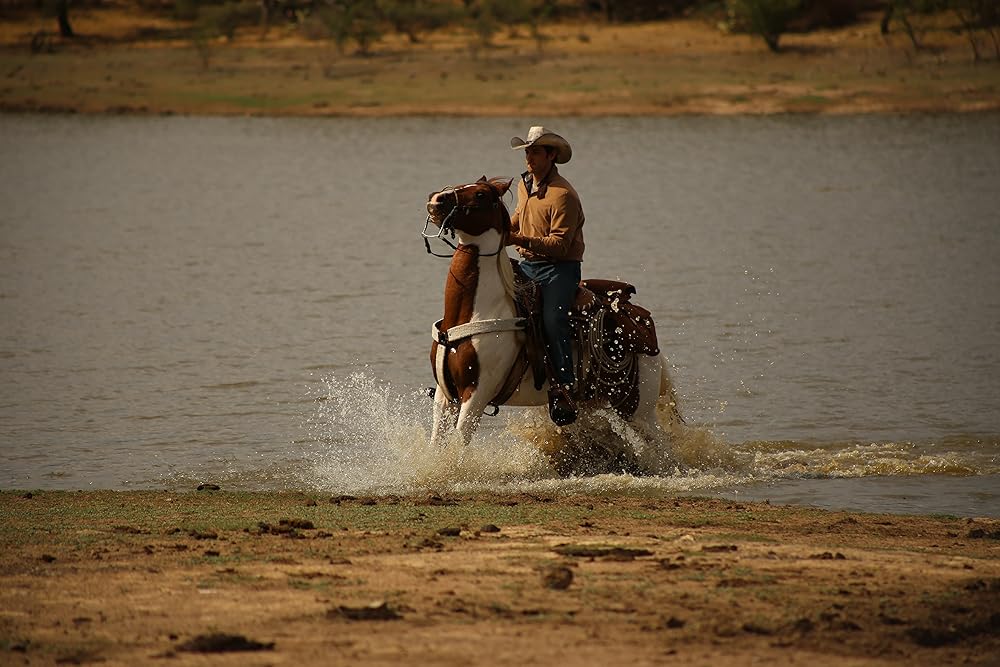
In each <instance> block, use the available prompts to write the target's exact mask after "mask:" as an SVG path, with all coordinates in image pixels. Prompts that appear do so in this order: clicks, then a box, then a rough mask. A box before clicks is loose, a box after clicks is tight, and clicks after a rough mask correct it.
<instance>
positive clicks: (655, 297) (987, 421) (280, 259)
mask: <svg viewBox="0 0 1000 667" xmlns="http://www.w3.org/2000/svg"><path fill="white" fill-rule="evenodd" d="M538 120H540V121H543V122H545V123H546V124H547V125H550V126H552V127H553V128H555V129H556V130H557V131H560V132H561V133H563V134H564V135H565V136H567V137H568V138H569V139H570V140H571V141H572V142H573V144H574V160H573V162H572V163H570V164H569V165H567V166H566V167H565V168H564V169H563V173H565V174H566V175H567V176H568V177H569V178H570V180H571V181H572V182H573V183H574V184H575V185H576V186H577V189H578V190H579V191H580V193H581V196H582V198H583V201H584V207H585V210H586V212H587V228H586V231H587V241H588V250H587V260H586V262H585V265H584V274H585V275H586V276H601V277H623V278H626V279H628V280H630V281H632V282H634V283H635V284H636V285H637V287H638V289H639V295H638V299H639V300H640V301H641V302H642V304H643V305H645V306H646V307H648V308H650V310H652V311H653V313H654V315H655V317H656V319H657V328H658V331H659V333H660V337H661V344H662V347H663V348H664V350H665V352H666V354H667V355H668V356H669V358H670V360H671V362H672V364H673V366H674V368H673V375H674V380H675V384H676V385H677V389H678V392H679V395H680V398H681V407H682V410H683V412H684V414H685V417H686V418H687V420H688V423H689V424H690V425H691V429H690V430H689V433H687V434H686V435H685V437H684V438H681V439H679V441H678V442H677V443H676V444H675V447H674V450H673V451H671V452H668V453H667V454H668V455H669V457H670V459H669V461H668V463H669V464H671V465H672V466H673V467H672V468H670V469H669V470H668V471H667V472H665V474H662V475H659V476H653V477H646V478H634V477H630V476H628V475H603V476H598V477H594V478H581V479H572V480H561V479H558V478H557V477H556V476H555V475H554V473H553V472H552V470H551V469H550V468H549V466H548V465H547V463H546V461H545V460H544V459H543V458H542V457H541V456H540V455H539V454H538V453H537V450H536V449H534V447H533V446H531V445H530V444H529V443H528V439H526V437H525V432H526V429H530V428H533V427H532V426H531V425H530V424H529V425H526V424H525V420H526V419H528V418H529V417H526V416H525V414H524V412H523V411H518V410H505V411H504V412H503V413H501V416H500V417H498V418H496V419H493V420H491V421H490V422H489V424H488V425H487V427H486V428H484V429H483V431H482V432H481V434H480V436H479V437H478V438H477V440H476V442H475V443H474V444H473V446H472V447H471V448H470V449H469V450H467V451H447V452H430V451H428V450H427V449H426V432H427V429H428V421H429V419H428V416H429V414H428V413H429V410H430V405H429V402H428V401H427V399H426V398H425V397H424V396H423V395H422V392H421V389H422V388H423V387H425V386H427V385H429V384H430V383H431V378H430V369H429V365H428V362H427V348H428V345H429V340H428V338H429V337H428V333H427V331H428V329H429V325H430V322H432V321H433V320H434V319H436V318H437V317H439V316H440V315H439V311H440V309H441V295H442V285H443V281H444V276H445V270H446V265H445V264H444V263H443V260H435V259H432V258H430V257H429V256H427V255H426V254H425V253H424V250H423V247H422V246H421V244H420V243H419V239H418V235H417V232H418V231H419V228H420V225H421V223H422V218H423V216H422V209H423V202H424V200H425V197H426V193H427V192H429V191H431V190H433V189H437V188H439V187H441V186H443V185H446V184H450V183H458V182H465V181H470V180H474V179H475V178H478V177H479V176H480V175H482V174H484V173H485V174H487V175H490V176H494V175H508V176H513V175H516V174H517V173H518V172H519V171H520V170H521V164H520V159H519V156H518V154H517V153H512V152H510V151H509V150H507V149H506V148H505V146H506V143H507V140H508V138H509V137H510V136H512V135H514V134H518V133H520V132H523V131H524V130H525V128H526V127H527V125H528V124H531V123H533V122H537V121H536V119H531V120H520V119H387V120H352V119H308V120H306V119H206V118H100V117H93V118H78V117H71V116H70V117H67V116H45V117H39V116H11V115H8V116H0V153H2V155H3V158H2V161H0V183H2V184H3V185H2V186H0V322H2V325H0V326H2V328H0V374H2V379H3V382H2V385H0V451H2V453H3V460H2V462H0V485H3V486H5V487H17V488H36V487H43V488H92V487H93V488H150V487H152V488H158V487H167V488H176V487H185V486H188V485H189V484H191V483H194V482H196V481H203V480H207V479H211V480H213V481H214V480H219V481H222V482H224V483H225V484H226V485H227V486H229V487H239V488H311V489H321V490H328V491H331V492H337V491H341V492H346V491H351V490H353V491H374V492H400V491H407V490H416V489H422V488H436V489H446V490H455V491H461V490H474V489H503V490H528V489H536V490H547V491H550V492H574V491H586V492H594V493H648V494H654V495H655V494H664V493H704V494H723V495H729V496H735V497H746V498H771V499H773V500H775V501H787V502H801V503H811V504H817V505H821V506H827V507H854V508H860V509H867V510H882V509H885V510H892V511H903V512H906V511H930V512H947V513H954V514H963V515H993V516H1000V484H998V482H1000V463H998V452H1000V435H998V434H1000V423H998V422H1000V417H998V415H1000V410H998V407H1000V379H998V378H1000V326H998V323H1000V272H998V271H997V268H996V258H997V257H998V256H1000V214H998V211H1000V188H998V186H997V182H998V181H997V174H1000V117H998V116H997V115H995V114H993V115H972V116H913V117H846V118H812V117H775V118H682V119H616V118H609V119H565V120H558V121H556V120H553V121H550V120H549V119H538Z"/></svg>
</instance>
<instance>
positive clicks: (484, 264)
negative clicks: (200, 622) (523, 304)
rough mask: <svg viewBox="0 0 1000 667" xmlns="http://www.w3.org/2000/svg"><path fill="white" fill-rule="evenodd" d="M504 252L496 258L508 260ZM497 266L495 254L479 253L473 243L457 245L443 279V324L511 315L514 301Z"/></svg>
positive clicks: (453, 324) (456, 323)
mask: <svg viewBox="0 0 1000 667" xmlns="http://www.w3.org/2000/svg"><path fill="white" fill-rule="evenodd" d="M505 254H506V253H501V254H500V257H499V259H502V260H503V261H505V262H507V261H508V260H507V258H506V257H504V255H505ZM508 263H509V262H508ZM499 267H500V264H499V261H498V257H497V256H488V257H482V256H480V255H479V250H478V248H477V247H476V246H474V245H471V246H466V245H463V246H460V247H459V250H458V251H457V252H456V253H455V255H454V257H452V260H451V266H450V267H449V268H448V279H447V281H445V286H444V321H443V322H442V326H443V327H445V328H449V327H453V326H457V325H459V324H465V323H467V322H472V321H475V320H488V319H502V318H507V317H512V316H513V314H514V307H513V302H512V301H511V299H510V297H508V296H507V290H506V289H505V287H504V280H503V276H502V275H501V272H500V269H499Z"/></svg>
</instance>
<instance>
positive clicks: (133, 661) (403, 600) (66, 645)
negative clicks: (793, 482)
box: [0, 487, 1000, 666]
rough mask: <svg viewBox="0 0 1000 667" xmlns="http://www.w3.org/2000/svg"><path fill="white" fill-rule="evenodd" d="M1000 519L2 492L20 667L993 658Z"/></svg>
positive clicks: (596, 501) (590, 503)
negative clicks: (57, 666)
mask: <svg viewBox="0 0 1000 667" xmlns="http://www.w3.org/2000/svg"><path fill="white" fill-rule="evenodd" d="M998 555H1000V522H998V521H997V520H991V519H958V518H953V517H915V516H893V515H872V514H857V513H844V512H826V511H820V510H814V509H805V508H796V507H776V506H770V505H768V504H746V503H739V504H737V503H733V502H728V501H723V500H711V499H688V498H680V499H672V498H636V497H539V496H525V495H517V496H475V497H441V496H437V495H426V496H417V497H408V498H397V497H388V498H386V497H380V498H353V497H333V498H330V497H324V496H319V495H308V494H273V493H229V492H225V491H219V490H215V489H213V488H211V487H206V488H203V489H202V490H201V491H191V492H187V493H173V492H122V493H116V492H103V491H101V492H76V493H74V492H35V493H26V492H4V493H0V663H3V664H10V665H20V664H24V665H46V664H87V663H97V662H100V663H102V664H105V665H137V664H161V663H162V664H169V665H204V664H212V665H227V664H232V665H236V664H239V665H313V664H315V665H331V664H370V665H382V664H385V665H390V664H391V665H398V664H434V665H500V664H504V665H507V664H526V665H551V664H556V663H558V664H564V665H607V664H630V665H645V664H666V665H670V664H676V665H749V664H790V665H794V664H809V665H811V666H815V665H908V666H909V665H935V666H938V665H952V664H956V665H957V664H963V665H964V664H973V665H996V664H997V656H998V655H1000V559H998Z"/></svg>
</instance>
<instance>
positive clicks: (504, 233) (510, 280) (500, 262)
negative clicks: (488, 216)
mask: <svg viewBox="0 0 1000 667" xmlns="http://www.w3.org/2000/svg"><path fill="white" fill-rule="evenodd" d="M489 184H490V187H491V188H492V189H493V190H494V191H496V193H497V197H498V199H499V200H500V207H499V208H500V223H501V224H500V238H501V243H502V244H503V246H502V248H503V249H504V251H503V252H500V253H497V269H499V271H500V281H501V282H502V283H503V289H504V292H506V293H507V296H508V297H510V299H511V301H513V302H514V303H516V302H517V284H516V282H515V280H514V267H513V266H512V265H511V262H510V257H509V256H508V255H507V252H506V247H507V239H508V238H509V237H510V226H511V222H510V213H508V212H507V205H506V204H504V201H503V195H502V194H501V193H502V192H506V191H507V190H508V189H509V188H510V181H509V180H508V179H506V178H491V179H490V180H489Z"/></svg>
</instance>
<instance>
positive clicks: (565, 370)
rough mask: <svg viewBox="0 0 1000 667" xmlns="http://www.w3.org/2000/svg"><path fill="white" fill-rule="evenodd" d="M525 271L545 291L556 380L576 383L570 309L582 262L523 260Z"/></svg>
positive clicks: (544, 321)
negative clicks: (574, 381) (574, 380)
mask: <svg viewBox="0 0 1000 667" xmlns="http://www.w3.org/2000/svg"><path fill="white" fill-rule="evenodd" d="M521 270H522V271H523V272H524V275H526V276H528V277H529V278H531V280H532V281H533V282H535V283H536V284H537V285H539V287H540V288H541V292H542V328H543V330H544V331H545V347H546V349H547V351H548V355H549V361H550V364H549V365H550V367H551V369H552V373H553V374H554V376H555V377H553V378H552V381H553V382H558V383H560V384H573V345H572V342H571V340H570V327H569V312H570V309H571V308H572V307H573V300H574V298H575V296H576V288H577V286H578V285H579V284H580V262H573V261H569V262H545V261H524V262H521Z"/></svg>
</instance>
